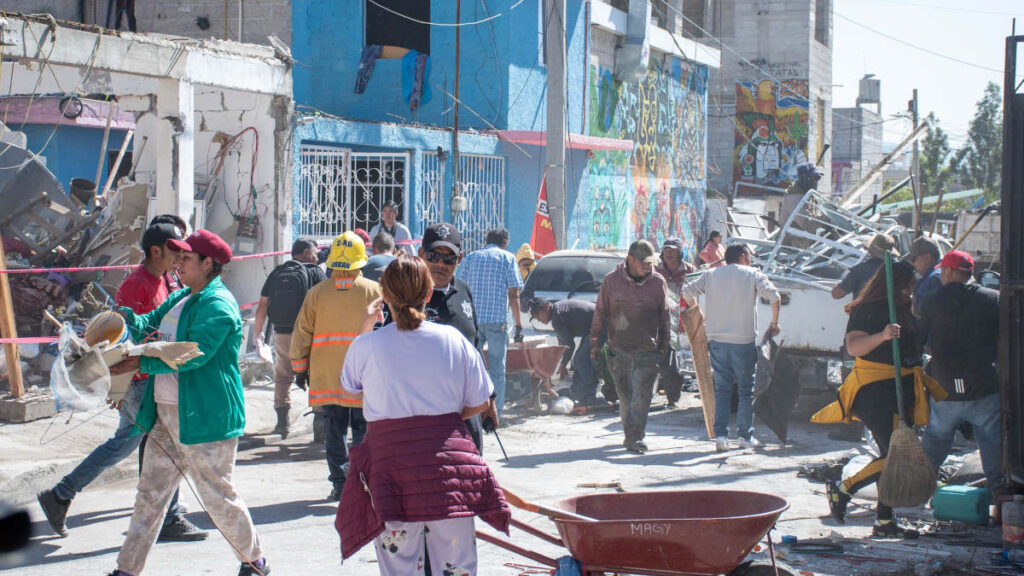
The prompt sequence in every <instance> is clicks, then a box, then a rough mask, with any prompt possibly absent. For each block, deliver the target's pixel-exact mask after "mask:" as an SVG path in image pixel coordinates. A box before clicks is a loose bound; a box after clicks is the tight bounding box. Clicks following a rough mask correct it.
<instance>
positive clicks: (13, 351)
mask: <svg viewBox="0 0 1024 576" xmlns="http://www.w3.org/2000/svg"><path fill="white" fill-rule="evenodd" d="M6 269H7V256H6V255H5V254H4V246H3V243H2V242H0V271H2V270H6ZM0 336H3V337H4V338H17V337H18V325H17V323H16V322H15V321H14V305H13V304H12V302H11V284H10V282H8V281H7V274H4V273H2V272H0ZM4 353H5V354H6V355H7V380H8V381H9V382H10V385H11V396H13V397H14V398H21V397H22V396H24V395H25V386H24V384H23V383H22V380H21V353H20V352H19V351H18V345H17V344H4Z"/></svg>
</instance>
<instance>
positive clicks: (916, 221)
mask: <svg viewBox="0 0 1024 576" xmlns="http://www.w3.org/2000/svg"><path fill="white" fill-rule="evenodd" d="M907 107H908V108H909V110H910V117H911V118H912V119H913V121H914V130H917V125H918V122H919V121H920V118H919V117H918V115H917V88H914V98H913V99H912V100H911V101H910V102H908V103H907ZM917 143H918V140H914V152H913V154H912V155H911V160H910V176H911V180H910V181H911V183H912V184H913V186H912V188H911V189H912V190H913V191H914V214H913V218H912V219H911V222H912V225H913V228H914V236H915V237H917V235H918V234H920V233H921V202H922V199H921V196H922V195H923V194H924V191H923V190H922V189H921V188H920V186H919V184H920V182H921V180H920V179H919V178H918V175H919V173H918V171H917V167H918V163H917V162H918V157H919V148H920V147H919V146H918V144H917Z"/></svg>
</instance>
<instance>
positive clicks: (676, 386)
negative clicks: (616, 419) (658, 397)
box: [654, 237, 696, 408]
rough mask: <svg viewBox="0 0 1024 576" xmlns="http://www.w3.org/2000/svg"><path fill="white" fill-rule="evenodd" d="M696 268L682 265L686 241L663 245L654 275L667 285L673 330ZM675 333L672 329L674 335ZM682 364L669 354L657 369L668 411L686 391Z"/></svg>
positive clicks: (683, 305)
mask: <svg viewBox="0 0 1024 576" xmlns="http://www.w3.org/2000/svg"><path fill="white" fill-rule="evenodd" d="M695 270H696V268H694V266H693V265H692V264H690V263H689V262H684V261H683V241H682V240H680V239H679V238H675V237H672V238H669V239H668V240H665V243H664V244H662V245H661V256H660V261H659V262H658V265H657V266H655V267H654V271H655V272H657V273H658V274H661V276H662V278H664V279H665V282H666V283H667V284H668V299H669V303H670V304H671V307H670V309H669V315H670V321H669V326H670V327H678V326H679V308H680V306H681V307H683V308H686V303H685V302H680V296H679V293H680V290H682V288H683V284H686V275H687V274H689V273H691V272H694V271H695ZM675 331H676V330H675V329H673V332H675ZM678 362H679V361H678V360H677V359H676V355H675V354H673V353H671V352H670V353H669V354H668V356H667V358H666V359H665V360H664V361H663V362H662V363H661V365H660V366H658V372H659V378H658V386H659V387H660V388H661V390H662V391H663V392H664V393H665V399H666V400H668V407H669V408H675V407H676V403H677V402H679V397H680V396H681V395H682V391H683V376H682V374H680V373H679V363H678Z"/></svg>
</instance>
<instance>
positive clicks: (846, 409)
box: [811, 358, 947, 426]
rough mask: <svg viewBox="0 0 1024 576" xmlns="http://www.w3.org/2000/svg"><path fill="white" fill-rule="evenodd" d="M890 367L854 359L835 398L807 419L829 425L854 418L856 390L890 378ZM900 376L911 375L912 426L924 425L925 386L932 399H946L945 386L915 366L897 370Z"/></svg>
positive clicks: (891, 373)
mask: <svg viewBox="0 0 1024 576" xmlns="http://www.w3.org/2000/svg"><path fill="white" fill-rule="evenodd" d="M893 372H894V370H893V366H892V365H891V364H881V363H878V362H872V361H870V360H865V359H863V358H857V359H856V360H855V361H854V364H853V371H852V372H850V375H849V376H847V377H846V381H844V382H843V385H842V386H840V387H839V390H838V391H837V394H838V396H839V399H838V400H836V401H835V402H833V403H831V404H829V405H828V406H825V407H824V408H822V409H821V410H819V411H818V412H817V413H816V414H815V415H814V416H811V422H814V423H815V424H831V423H834V422H850V421H852V420H854V419H855V418H854V416H853V413H852V412H851V408H852V407H853V400H854V399H855V398H856V397H857V392H858V391H860V389H861V388H863V387H864V386H867V385H868V384H871V383H873V382H879V381H881V380H890V379H892V378H893V377H894V373H893ZM900 374H902V375H903V376H913V378H914V415H913V416H914V426H925V425H927V424H928V396H927V395H925V389H927V390H928V392H930V393H931V395H932V398H934V399H935V401H936V402H941V401H943V400H945V399H946V396H947V393H946V390H945V388H943V387H942V386H940V385H939V383H938V382H937V381H936V380H935V379H934V378H932V377H931V376H929V375H927V374H925V373H924V368H922V367H921V366H915V367H913V368H903V369H902V370H900Z"/></svg>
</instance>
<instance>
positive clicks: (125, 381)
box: [82, 311, 135, 402]
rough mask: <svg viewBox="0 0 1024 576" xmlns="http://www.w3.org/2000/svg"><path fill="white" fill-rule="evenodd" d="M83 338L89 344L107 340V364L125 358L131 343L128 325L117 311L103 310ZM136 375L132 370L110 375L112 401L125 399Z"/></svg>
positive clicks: (104, 352) (91, 321) (95, 344)
mask: <svg viewBox="0 0 1024 576" xmlns="http://www.w3.org/2000/svg"><path fill="white" fill-rule="evenodd" d="M82 338H83V339H84V340H85V342H86V343H87V344H88V345H89V346H97V345H99V344H103V343H104V342H106V345H105V346H104V347H103V360H105V361H106V363H107V366H115V365H117V364H120V363H121V361H122V360H123V359H124V351H125V350H126V349H127V344H128V343H129V339H128V325H127V324H125V321H124V318H122V317H121V315H120V314H118V313H117V312H111V311H107V312H101V313H99V314H97V315H96V316H95V317H93V319H92V320H90V321H89V324H88V325H87V326H86V327H85V333H84V334H83V335H82ZM134 375H135V374H134V373H131V372H130V373H128V374H118V375H116V376H115V375H111V376H110V393H109V394H108V397H109V399H110V400H111V401H113V402H119V401H121V400H122V399H124V397H125V395H126V394H127V393H128V389H129V388H131V385H132V377H133V376H134Z"/></svg>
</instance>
